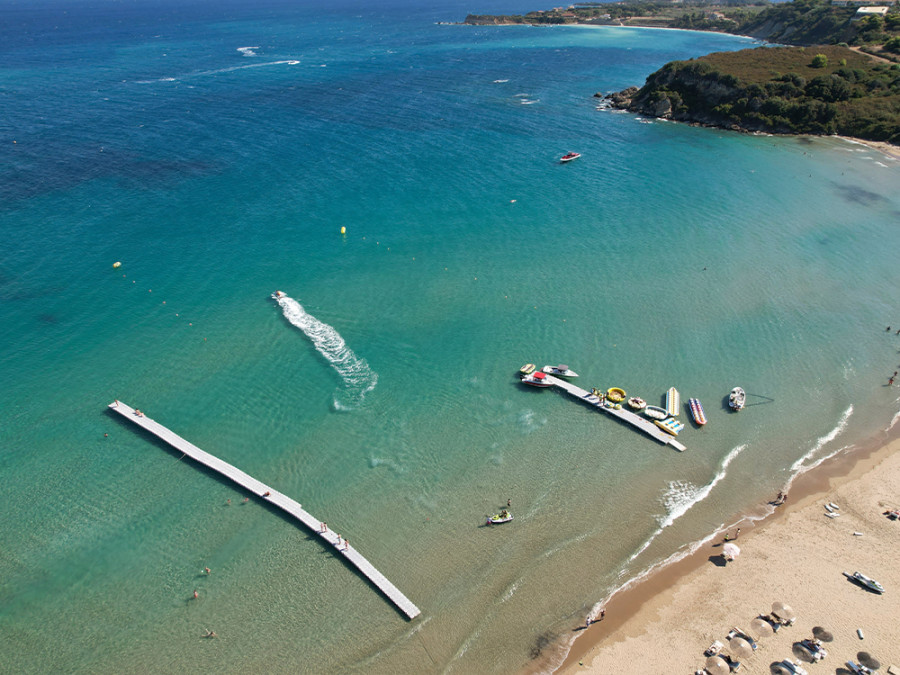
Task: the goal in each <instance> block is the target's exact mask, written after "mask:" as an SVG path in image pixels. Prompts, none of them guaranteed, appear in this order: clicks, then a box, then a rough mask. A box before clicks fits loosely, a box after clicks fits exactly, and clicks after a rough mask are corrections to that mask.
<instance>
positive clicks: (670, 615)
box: [556, 433, 900, 675]
mask: <svg viewBox="0 0 900 675" xmlns="http://www.w3.org/2000/svg"><path fill="white" fill-rule="evenodd" d="M892 435H893V436H894V438H893V439H888V438H886V437H885V436H884V435H880V437H879V438H875V439H872V440H871V441H870V442H869V443H867V444H865V445H862V446H860V447H858V448H857V449H854V450H852V451H849V452H846V453H840V454H839V455H837V456H835V457H833V458H831V459H830V460H827V461H825V462H823V463H822V464H821V465H819V466H817V467H815V468H814V469H812V470H810V471H808V472H806V473H804V474H801V475H799V476H798V477H797V478H796V479H795V480H794V482H793V484H792V485H791V488H790V493H789V495H788V500H787V503H786V504H785V505H784V506H781V507H779V508H776V509H775V512H774V513H772V514H771V515H769V516H768V517H766V518H764V519H762V520H759V521H756V522H754V521H752V520H742V521H740V522H739V523H738V525H740V527H741V528H742V532H741V536H740V539H739V545H740V546H741V547H742V548H743V549H744V551H743V553H742V556H741V557H739V558H738V560H736V561H735V562H733V563H730V564H729V565H728V566H727V567H721V566H720V565H719V561H720V558H719V556H720V552H721V548H720V546H721V543H722V535H723V534H724V533H715V536H713V538H712V540H711V541H710V542H708V543H706V544H704V545H701V546H700V547H699V548H698V550H697V551H695V552H694V553H692V554H690V555H688V556H687V557H685V558H684V559H682V560H679V561H677V562H675V563H673V564H671V565H668V566H665V567H663V568H661V569H660V570H659V571H657V572H656V573H653V574H651V575H649V576H648V577H647V578H646V579H644V580H642V581H641V582H639V583H637V584H635V585H634V586H632V587H630V588H626V589H625V590H623V591H621V592H619V593H618V594H617V595H615V596H614V597H612V598H611V599H610V601H609V602H608V603H607V604H606V606H605V609H606V616H605V618H604V619H603V621H600V622H595V623H593V624H592V625H591V626H590V627H589V628H588V629H586V630H581V632H580V635H579V637H578V639H576V640H575V642H574V644H573V645H572V648H571V650H570V652H569V654H568V656H567V657H566V659H565V661H564V662H563V664H562V665H561V666H560V668H558V669H557V671H556V672H560V673H564V674H567V675H568V674H570V673H575V672H591V673H608V672H615V668H616V667H617V664H621V663H623V662H627V661H632V660H633V659H634V658H638V657H642V656H644V655H646V654H650V653H653V651H654V650H653V648H652V645H654V644H666V645H667V649H666V657H665V658H666V660H665V661H664V663H665V666H664V669H660V668H663V666H661V665H659V664H657V665H656V666H652V665H650V664H647V665H646V666H645V667H647V668H649V669H647V670H645V671H643V672H648V673H650V672H659V673H665V672H669V671H668V670H667V669H669V668H671V671H670V672H682V671H683V672H693V671H695V670H697V669H699V668H702V666H703V662H704V660H705V659H704V657H703V650H704V649H705V648H706V647H708V646H709V644H711V642H712V641H713V640H714V639H718V640H721V641H724V637H725V635H726V633H727V631H728V630H729V629H730V628H731V627H732V626H733V625H739V626H744V627H746V626H748V625H749V623H750V620H751V619H752V618H754V617H755V616H756V615H757V614H758V613H760V612H763V611H767V610H768V607H769V605H770V604H771V603H772V602H774V601H776V600H785V598H784V597H776V596H778V595H779V594H785V593H790V589H791V588H795V589H798V590H799V592H801V593H802V594H804V595H806V596H813V595H815V594H816V590H815V589H814V588H803V586H804V585H805V584H804V583H803V578H802V574H803V570H802V569H801V570H800V572H799V573H800V575H801V579H800V580H799V581H798V582H797V583H796V584H795V585H794V586H793V587H788V588H787V589H784V590H781V591H779V590H778V588H779V587H780V586H782V585H783V577H784V576H785V572H784V570H783V568H782V566H781V565H780V564H775V565H769V567H770V569H769V571H768V573H767V572H766V570H765V569H764V568H765V565H763V568H761V569H759V570H756V573H758V574H759V575H761V576H759V579H756V581H755V583H756V584H757V585H759V586H760V587H761V588H763V589H765V590H764V591H761V592H760V594H759V598H758V601H756V602H755V603H752V602H751V605H752V606H742V605H747V602H746V599H744V601H743V602H742V601H739V600H738V599H737V596H740V595H742V593H746V590H742V592H735V593H731V592H728V591H727V588H726V589H723V590H725V593H723V596H724V597H721V598H720V600H721V601H722V602H723V603H727V605H728V610H727V611H726V610H722V609H721V608H719V609H718V610H717V609H716V608H715V607H707V608H706V611H700V610H701V607H702V606H703V605H704V598H705V597H706V596H707V595H710V592H709V589H710V588H712V587H717V588H718V585H719V584H720V583H721V582H722V581H724V580H726V579H729V578H731V579H734V580H737V579H746V577H745V572H746V571H749V570H747V569H746V568H749V567H751V565H752V564H753V563H751V562H750V558H751V556H752V557H755V558H757V559H758V560H761V561H766V560H771V559H772V558H776V559H779V560H782V559H783V560H790V559H797V558H798V556H799V555H800V554H799V553H798V551H797V549H798V548H799V547H801V546H803V542H804V541H806V540H805V539H802V540H801V541H800V542H795V545H794V546H792V547H790V550H789V551H785V550H780V549H781V548H783V547H784V539H785V537H784V535H785V532H784V530H785V528H788V527H791V528H793V529H797V528H800V529H803V527H805V526H806V525H809V526H811V527H812V528H813V529H815V530H816V533H815V536H814V537H813V535H812V534H810V538H811V539H816V540H821V537H822V536H827V537H832V536H835V537H837V541H835V542H834V543H835V545H836V546H837V547H838V549H840V547H842V546H845V545H846V546H848V547H849V548H851V549H852V548H854V547H857V546H856V544H857V542H855V541H851V540H854V539H857V538H856V537H854V536H853V535H852V532H849V530H848V528H849V527H850V524H851V522H852V523H853V526H854V527H855V528H856V530H855V531H857V530H858V531H862V532H863V536H862V537H859V539H860V540H865V546H866V547H873V548H878V549H880V550H881V551H883V553H882V555H884V556H885V557H886V558H887V560H886V561H885V562H883V563H882V564H881V565H875V564H874V562H873V563H872V564H871V565H869V566H867V567H866V569H861V571H863V572H864V573H867V574H869V575H870V576H874V577H875V578H876V579H879V581H881V582H882V583H883V584H885V586H887V587H888V589H890V588H891V587H894V588H896V586H897V584H898V583H900V574H898V573H896V572H891V574H893V575H894V576H896V577H897V578H896V580H895V579H894V578H892V577H891V576H890V575H889V574H888V572H886V571H884V567H885V566H887V565H888V563H889V562H891V558H892V556H891V555H890V553H889V548H890V546H891V542H884V541H881V540H880V539H879V538H878V537H877V536H876V533H875V532H874V531H873V530H884V532H883V534H884V533H886V534H887V535H888V536H890V535H891V534H895V535H896V537H898V538H900V523H894V522H891V521H888V520H887V518H885V517H884V516H883V515H882V513H881V511H883V510H884V509H881V511H879V512H878V513H874V512H873V510H872V509H871V508H867V509H865V512H864V514H863V516H862V520H861V522H857V520H856V519H851V518H845V516H850V515H855V514H856V513H863V510H862V509H859V508H858V507H857V505H856V504H855V503H854V500H852V499H851V496H852V495H848V494H844V493H852V494H856V495H858V494H861V495H866V494H872V495H876V494H881V495H883V494H893V495H897V497H896V500H897V501H898V502H900V495H898V493H897V492H896V490H893V491H892V490H890V489H888V486H890V485H897V484H900V439H898V438H897V436H898V434H897V433H894V434H892ZM773 497H774V495H773ZM883 499H884V498H883V497H882V501H883ZM829 501H836V503H838V504H841V503H842V502H843V505H842V508H843V509H844V511H842V516H841V517H839V518H835V519H833V520H830V519H828V518H825V517H824V510H823V506H822V504H824V503H827V502H829ZM856 501H858V498H857V500H856ZM897 507H900V503H898V504H891V508H897ZM879 508H880V507H879ZM748 515H749V514H748ZM798 520H799V521H800V523H799V524H797V523H791V524H789V523H788V521H798ZM823 521H826V522H823ZM841 521H843V522H841ZM882 521H883V522H882ZM890 526H894V527H893V528H891V527H890ZM822 527H824V528H827V529H826V531H825V532H818V530H819V529H821V528H822ZM789 534H790V533H789ZM801 537H802V535H801ZM804 548H805V547H804ZM857 548H858V547H857ZM815 551H816V549H815V547H814V548H813V550H812V551H807V552H805V555H804V556H802V557H803V560H804V562H803V564H802V567H803V568H809V570H810V574H812V575H813V577H816V578H818V576H819V572H817V571H816V570H820V568H821V563H822V561H820V560H817V559H816V552H815ZM748 554H750V555H748ZM848 566H851V565H850V563H849V562H848ZM791 567H792V569H791V574H797V573H798V572H797V569H796V568H797V567H801V566H800V565H793V564H792V566H791ZM867 570H868V571H867ZM876 570H877V572H876ZM848 571H851V572H852V571H854V569H850V570H848ZM822 574H823V575H826V576H827V578H828V580H829V584H837V589H836V592H837V593H838V594H839V595H844V594H846V593H847V592H848V590H852V587H851V585H850V584H849V582H845V580H842V579H835V578H834V573H833V570H830V571H829V572H822ZM768 595H772V597H771V598H769V597H768ZM850 595H851V596H853V595H854V594H852V593H851V594H850ZM864 595H868V594H862V593H861V594H858V597H855V598H854V599H855V600H857V601H860V600H861V601H862V604H863V605H865V604H866V601H867V600H868V599H867V598H865V597H864ZM763 596H765V597H763ZM878 599H879V600H881V599H883V598H882V596H878ZM787 601H788V602H789V604H794V605H796V604H798V603H797V600H794V601H793V602H791V600H787ZM707 602H712V603H713V604H715V602H716V599H715V598H711V599H710V600H707ZM800 604H801V605H802V604H803V603H802V602H801V603H800ZM880 604H882V605H884V604H885V603H883V602H882V603H880ZM897 609H898V610H900V606H898V607H897ZM723 614H727V615H729V616H728V618H727V619H726V618H725V617H724V616H722V615H723ZM898 615H900V613H898V614H896V615H895V616H898ZM731 617H733V619H732V618H731ZM802 618H803V617H802V615H801V619H802ZM829 618H830V617H829V616H823V617H821V621H820V623H828V620H829ZM805 623H806V621H804V622H803V624H804V628H803V629H801V630H794V629H793V628H792V629H791V630H789V631H782V633H786V634H789V635H788V637H791V636H794V638H793V639H795V640H800V639H801V638H802V637H809V635H806V633H807V632H809V629H811V626H812V624H810V626H805ZM799 624H800V620H799V619H798V625H799ZM827 627H828V628H829V630H835V629H836V627H837V623H836V622H835V621H832V624H831V625H829V626H827ZM854 630H855V629H854ZM846 632H847V630H844V631H842V633H841V635H842V637H844V634H845V633H846ZM782 633H779V635H778V636H776V637H775V638H771V641H773V642H774V641H775V640H781V641H783V640H786V639H788V638H786V637H784V635H783V634H782ZM801 633H802V634H801ZM676 634H677V635H678V637H677V638H676ZM856 646H858V647H859V649H868V650H869V651H870V652H873V653H875V648H874V647H873V646H872V644H871V643H867V644H865V645H863V644H862V641H860V645H854V644H853V642H852V640H849V645H847V646H846V647H847V649H846V650H845V651H846V653H841V654H838V655H837V656H838V658H840V659H841V661H840V662H839V663H838V662H837V659H834V660H833V661H831V662H830V663H831V665H832V666H835V665H840V664H843V662H844V661H845V660H846V659H849V658H853V657H855V655H856V652H855V651H852V648H853V647H856ZM891 650H893V652H898V651H900V647H898V646H896V645H893V646H892V647H888V646H887V645H883V644H879V649H878V650H877V651H878V652H879V653H880V654H881V655H880V656H879V658H881V660H882V661H883V662H884V663H885V666H886V665H887V664H888V663H889V662H890V661H889V660H888V656H890V657H891V658H893V659H894V662H897V661H900V653H890V652H891ZM656 651H658V650H656ZM766 652H767V653H766V655H765V658H760V657H761V656H762V655H761V654H756V655H754V658H753V659H751V660H750V661H749V662H748V664H747V665H748V666H751V667H752V668H751V669H750V670H749V672H760V673H768V672H769V664H770V662H774V661H777V660H779V659H780V658H787V657H790V656H791V647H790V643H788V645H787V648H782V649H780V650H779V651H778V652H777V653H776V652H774V651H773V652H772V653H771V654H770V653H768V652H769V650H766ZM876 655H878V654H876ZM776 656H778V657H779V659H776V658H775V657H776ZM770 657H771V658H770Z"/></svg>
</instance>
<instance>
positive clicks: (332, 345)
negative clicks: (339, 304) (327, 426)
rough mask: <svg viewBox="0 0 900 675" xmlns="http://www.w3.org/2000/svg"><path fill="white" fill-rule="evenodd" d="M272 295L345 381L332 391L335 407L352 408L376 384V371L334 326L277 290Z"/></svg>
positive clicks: (338, 408)
mask: <svg viewBox="0 0 900 675" xmlns="http://www.w3.org/2000/svg"><path fill="white" fill-rule="evenodd" d="M272 298H273V299H274V300H275V302H277V303H278V304H279V306H280V307H281V311H282V312H283V313H284V318H285V319H287V320H288V321H290V322H291V324H292V325H294V326H296V327H297V328H299V329H300V330H301V331H303V334H304V335H306V337H308V338H309V339H310V341H312V343H313V346H314V347H315V348H316V351H318V352H319V353H320V354H321V355H322V356H324V357H325V360H326V361H328V363H329V364H331V367H332V368H334V369H335V370H336V371H337V372H338V374H339V375H340V376H341V379H342V380H343V381H344V387H343V389H339V390H338V391H336V392H335V395H334V409H335V410H352V409H353V408H355V407H356V406H358V405H359V404H360V403H362V401H363V399H364V398H365V396H366V394H367V393H369V392H370V391H372V390H373V389H374V388H375V385H376V384H378V374H377V373H375V372H374V371H373V370H372V369H371V368H369V364H368V363H366V360H365V359H361V358H359V357H358V356H356V354H354V353H353V352H352V351H351V350H350V348H349V347H348V346H347V343H346V342H344V338H342V337H341V336H340V334H339V333H338V332H337V331H336V330H335V329H334V328H332V327H331V326H329V325H328V324H327V323H322V322H321V321H319V320H318V319H317V318H316V317H314V316H312V315H311V314H307V312H306V310H305V309H303V305H301V304H300V303H299V302H297V301H296V300H294V299H293V298H290V297H288V296H287V295H285V294H283V293H280V292H279V293H273V294H272Z"/></svg>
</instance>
